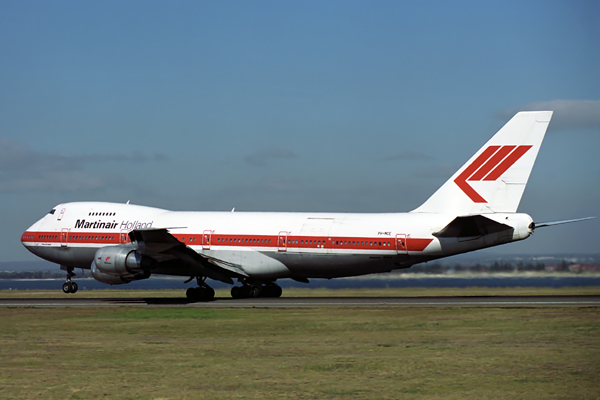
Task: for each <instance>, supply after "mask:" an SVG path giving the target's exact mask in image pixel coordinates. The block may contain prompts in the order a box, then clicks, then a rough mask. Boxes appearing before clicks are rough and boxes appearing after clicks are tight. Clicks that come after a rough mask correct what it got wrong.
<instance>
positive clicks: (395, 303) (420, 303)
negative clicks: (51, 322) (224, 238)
mask: <svg viewBox="0 0 600 400" xmlns="http://www.w3.org/2000/svg"><path fill="white" fill-rule="evenodd" d="M598 306H600V296H589V295H586V296H464V297H461V296H457V297H282V298H278V299H269V298H265V299H260V298H259V299H232V298H216V299H214V300H213V301H209V302H201V301H189V300H187V299H185V298H173V297H163V298H161V297H139V298H119V297H114V298H87V297H73V296H65V297H63V298H3V299H0V307H33V308H57V307H60V308H65V307H196V308H315V307H344V308H352V307H450V308H453V307H488V308H493V307H598Z"/></svg>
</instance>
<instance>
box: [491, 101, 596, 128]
mask: <svg viewBox="0 0 600 400" xmlns="http://www.w3.org/2000/svg"><path fill="white" fill-rule="evenodd" d="M545 110H548V111H554V115H553V116H552V122H551V123H550V128H551V129H552V130H569V129H586V130H599V131H600V100H561V99H557V100H551V101H537V102H533V103H529V104H525V105H524V106H522V107H518V108H512V109H510V110H505V111H503V112H502V113H501V115H502V118H506V117H509V118H510V117H512V116H513V115H514V114H515V113H517V112H519V111H545Z"/></svg>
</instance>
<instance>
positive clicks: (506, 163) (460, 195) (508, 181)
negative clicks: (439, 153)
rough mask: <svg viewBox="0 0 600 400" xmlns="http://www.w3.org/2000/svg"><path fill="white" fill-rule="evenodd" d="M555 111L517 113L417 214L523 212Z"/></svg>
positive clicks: (417, 210) (418, 209)
mask: <svg viewBox="0 0 600 400" xmlns="http://www.w3.org/2000/svg"><path fill="white" fill-rule="evenodd" d="M551 118H552V111H527V112H520V113H518V114H516V115H515V116H514V117H512V119H511V120H510V121H508V122H507V123H506V125H504V126H503V127H502V129H500V130H499V131H498V132H497V133H496V134H495V135H494V136H493V137H492V138H491V139H490V140H489V141H488V142H487V143H486V144H485V145H484V146H483V147H482V148H481V149H479V151H478V152H477V153H475V155H474V156H473V157H471V159H470V160H469V161H467V163H466V164H465V165H463V166H462V167H461V168H460V169H459V170H458V171H457V172H456V173H455V174H454V175H453V176H452V177H451V178H450V179H449V180H448V181H447V182H446V183H444V185H443V186H442V187H440V188H439V189H438V190H437V192H435V193H434V194H433V196H431V197H430V198H429V199H428V200H427V201H426V202H425V203H423V205H421V206H420V207H419V208H417V209H416V210H413V211H412V212H422V213H444V214H446V213H447V214H455V215H473V214H486V213H496V212H503V213H514V212H516V211H517V207H518V206H519V202H520V201H521V196H522V195H523V191H524V190H525V185H526V184H527V180H528V179H529V174H530V173H531V169H532V168H533V163H534V162H535V159H536V157H537V154H538V151H539V150H540V146H541V145H542V140H543V139H544V134H545V133H546V129H547V128H548V123H549V122H550V119H551Z"/></svg>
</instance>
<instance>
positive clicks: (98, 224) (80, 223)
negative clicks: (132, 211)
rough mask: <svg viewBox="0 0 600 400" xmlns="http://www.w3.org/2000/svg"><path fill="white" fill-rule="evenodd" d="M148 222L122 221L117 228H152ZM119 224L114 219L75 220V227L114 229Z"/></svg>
mask: <svg viewBox="0 0 600 400" xmlns="http://www.w3.org/2000/svg"><path fill="white" fill-rule="evenodd" d="M153 222H154V221H150V222H141V221H122V222H121V224H120V227H119V229H127V230H132V229H141V228H152V223H153ZM118 225H119V223H118V222H116V221H110V222H104V221H93V222H92V221H89V222H87V221H86V220H85V219H78V220H77V222H75V229H115V228H116V227H117V226H118Z"/></svg>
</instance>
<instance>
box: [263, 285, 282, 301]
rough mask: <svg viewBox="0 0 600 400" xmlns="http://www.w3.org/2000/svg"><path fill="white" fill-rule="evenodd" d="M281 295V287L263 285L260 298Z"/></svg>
mask: <svg viewBox="0 0 600 400" xmlns="http://www.w3.org/2000/svg"><path fill="white" fill-rule="evenodd" d="M282 293H283V289H281V286H278V285H275V284H270V285H265V287H264V288H263V290H262V296H263V297H275V298H277V297H281V294H282Z"/></svg>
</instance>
